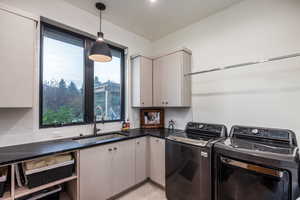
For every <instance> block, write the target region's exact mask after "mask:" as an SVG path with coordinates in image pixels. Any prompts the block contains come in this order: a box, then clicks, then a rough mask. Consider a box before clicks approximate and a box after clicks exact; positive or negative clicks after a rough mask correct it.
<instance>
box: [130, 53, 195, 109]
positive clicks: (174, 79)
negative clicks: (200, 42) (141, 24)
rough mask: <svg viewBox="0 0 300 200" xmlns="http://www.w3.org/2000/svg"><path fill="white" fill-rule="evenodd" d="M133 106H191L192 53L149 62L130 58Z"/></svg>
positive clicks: (148, 59)
mask: <svg viewBox="0 0 300 200" xmlns="http://www.w3.org/2000/svg"><path fill="white" fill-rule="evenodd" d="M131 67H132V76H131V77H132V87H131V88H132V106H133V107H189V106H191V78H190V76H185V74H186V73H189V72H190V70H191V52H190V51H189V50H187V49H183V50H179V51H176V52H173V53H170V54H168V55H165V56H161V57H158V58H154V59H150V58H146V57H143V56H137V57H134V58H132V59H131Z"/></svg>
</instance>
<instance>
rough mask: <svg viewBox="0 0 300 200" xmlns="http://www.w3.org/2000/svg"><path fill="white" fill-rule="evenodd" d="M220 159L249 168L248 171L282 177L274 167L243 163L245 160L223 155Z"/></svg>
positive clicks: (229, 163)
mask: <svg viewBox="0 0 300 200" xmlns="http://www.w3.org/2000/svg"><path fill="white" fill-rule="evenodd" d="M221 161H222V163H225V164H228V165H231V166H234V167H239V168H243V169H246V170H250V171H254V172H257V173H260V174H265V175H269V176H275V177H278V178H282V177H283V172H282V171H279V170H275V169H270V168H265V167H261V166H258V165H253V164H250V163H245V162H241V161H237V160H232V159H230V158H225V157H221Z"/></svg>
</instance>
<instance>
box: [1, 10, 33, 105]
mask: <svg viewBox="0 0 300 200" xmlns="http://www.w3.org/2000/svg"><path fill="white" fill-rule="evenodd" d="M0 25H1V31H0V52H1V53H0V76H1V77H0V91H1V98H0V108H11V107H12V108H13V107H19V108H21V107H24V108H29V107H32V105H33V80H34V66H35V63H36V61H35V49H36V47H35V46H36V35H37V33H36V22H35V21H33V20H31V19H28V18H25V17H21V16H19V15H16V14H13V13H10V12H7V11H4V10H1V9H0Z"/></svg>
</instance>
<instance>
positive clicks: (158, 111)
mask: <svg viewBox="0 0 300 200" xmlns="http://www.w3.org/2000/svg"><path fill="white" fill-rule="evenodd" d="M140 120H141V128H164V121H165V113H164V109H163V108H150V109H141V110H140Z"/></svg>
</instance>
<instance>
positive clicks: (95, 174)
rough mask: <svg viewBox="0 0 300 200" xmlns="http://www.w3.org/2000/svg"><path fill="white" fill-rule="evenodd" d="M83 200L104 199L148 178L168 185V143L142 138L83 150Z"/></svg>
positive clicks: (81, 194)
mask: <svg viewBox="0 0 300 200" xmlns="http://www.w3.org/2000/svg"><path fill="white" fill-rule="evenodd" d="M79 161H80V167H79V172H80V173H79V187H80V190H79V191H80V192H79V193H80V194H79V195H80V200H94V199H95V200H96V199H97V200H105V199H108V198H110V197H112V196H114V195H116V194H119V193H121V192H123V191H125V190H126V189H129V188H130V187H132V186H134V185H136V184H138V183H141V182H143V181H144V180H146V179H147V178H148V177H150V179H151V180H152V181H154V182H156V183H157V184H159V185H161V186H165V140H163V139H159V138H154V137H142V138H137V139H133V140H126V141H122V142H116V143H111V144H107V145H102V146H97V147H91V148H87V149H83V150H80V156H79Z"/></svg>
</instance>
